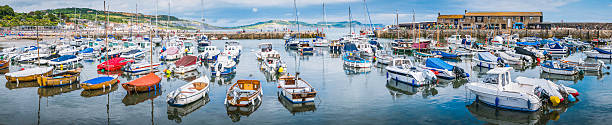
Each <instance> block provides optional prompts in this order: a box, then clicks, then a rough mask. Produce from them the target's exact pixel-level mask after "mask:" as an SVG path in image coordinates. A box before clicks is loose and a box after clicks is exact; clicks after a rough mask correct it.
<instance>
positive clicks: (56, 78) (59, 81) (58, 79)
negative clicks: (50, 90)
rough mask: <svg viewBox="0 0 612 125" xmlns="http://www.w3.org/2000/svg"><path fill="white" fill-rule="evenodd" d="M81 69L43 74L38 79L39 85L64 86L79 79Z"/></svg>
mask: <svg viewBox="0 0 612 125" xmlns="http://www.w3.org/2000/svg"><path fill="white" fill-rule="evenodd" d="M80 74H81V69H80V68H77V69H75V70H68V71H64V72H60V73H56V74H53V75H48V76H41V77H38V78H37V79H36V81H37V83H38V85H39V87H52V86H63V85H69V84H72V83H74V82H75V81H78V80H79V76H80Z"/></svg>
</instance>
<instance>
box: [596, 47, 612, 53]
mask: <svg viewBox="0 0 612 125" xmlns="http://www.w3.org/2000/svg"><path fill="white" fill-rule="evenodd" d="M593 49H595V50H597V52H599V53H601V54H612V52H610V51H606V50H603V49H600V48H593Z"/></svg>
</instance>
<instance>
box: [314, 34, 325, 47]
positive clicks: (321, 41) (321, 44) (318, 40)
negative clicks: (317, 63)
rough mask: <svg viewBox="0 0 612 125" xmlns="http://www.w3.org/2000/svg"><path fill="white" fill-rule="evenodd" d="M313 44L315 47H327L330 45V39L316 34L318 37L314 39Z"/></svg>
mask: <svg viewBox="0 0 612 125" xmlns="http://www.w3.org/2000/svg"><path fill="white" fill-rule="evenodd" d="M312 46H314V47H327V46H329V40H327V39H325V38H323V37H320V36H316V38H315V39H314V40H312Z"/></svg>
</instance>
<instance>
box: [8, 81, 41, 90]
mask: <svg viewBox="0 0 612 125" xmlns="http://www.w3.org/2000/svg"><path fill="white" fill-rule="evenodd" d="M4 85H6V88H7V89H9V90H13V89H20V88H30V87H38V83H37V82H36V81H28V82H19V83H17V82H8V81H7V82H6V84H4Z"/></svg>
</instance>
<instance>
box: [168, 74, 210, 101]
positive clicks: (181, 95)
mask: <svg viewBox="0 0 612 125" xmlns="http://www.w3.org/2000/svg"><path fill="white" fill-rule="evenodd" d="M209 83H210V80H209V79H208V77H206V76H202V77H200V78H197V79H195V80H193V81H191V82H189V83H187V84H185V85H183V86H181V87H179V88H178V89H177V90H175V91H172V92H170V94H168V96H167V97H166V102H168V104H170V105H171V106H184V105H187V104H190V103H192V102H195V101H197V100H198V99H201V98H203V97H205V96H206V94H207V93H208V91H209V89H210V87H209Z"/></svg>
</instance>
